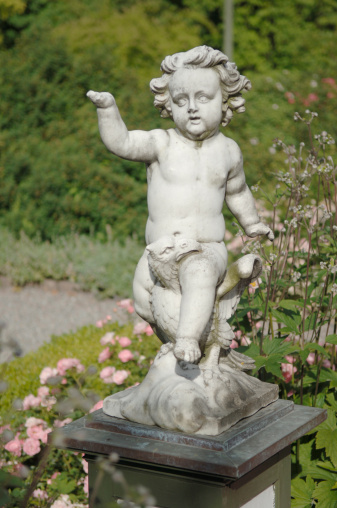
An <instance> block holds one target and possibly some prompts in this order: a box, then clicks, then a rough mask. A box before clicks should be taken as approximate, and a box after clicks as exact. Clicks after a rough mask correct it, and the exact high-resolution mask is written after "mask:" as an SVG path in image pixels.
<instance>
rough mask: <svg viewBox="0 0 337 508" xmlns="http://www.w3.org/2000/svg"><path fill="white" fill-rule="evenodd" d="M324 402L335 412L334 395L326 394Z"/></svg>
mask: <svg viewBox="0 0 337 508" xmlns="http://www.w3.org/2000/svg"><path fill="white" fill-rule="evenodd" d="M326 400H327V402H328V404H330V406H331V408H332V409H334V410H335V411H337V400H336V398H335V395H334V393H328V394H327V396H326Z"/></svg>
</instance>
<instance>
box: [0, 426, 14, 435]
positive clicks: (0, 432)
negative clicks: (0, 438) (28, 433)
mask: <svg viewBox="0 0 337 508" xmlns="http://www.w3.org/2000/svg"><path fill="white" fill-rule="evenodd" d="M10 428H11V426H10V425H9V424H7V425H3V426H2V427H0V434H2V433H3V432H4V431H5V430H9V429H10Z"/></svg>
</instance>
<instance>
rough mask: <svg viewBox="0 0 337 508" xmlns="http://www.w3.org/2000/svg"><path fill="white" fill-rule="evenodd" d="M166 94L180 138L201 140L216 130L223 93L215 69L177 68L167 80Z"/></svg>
mask: <svg viewBox="0 0 337 508" xmlns="http://www.w3.org/2000/svg"><path fill="white" fill-rule="evenodd" d="M169 91H170V95H171V104H170V106H171V109H172V116H173V120H174V122H175V124H176V126H177V128H178V130H179V131H180V132H181V133H182V134H183V136H185V137H186V138H189V139H192V140H194V141H201V140H204V139H207V138H209V137H211V136H213V135H214V134H215V133H216V132H217V131H218V129H219V125H220V124H221V120H222V93H221V88H220V77H219V75H218V74H217V72H216V71H215V70H214V69H178V70H177V71H176V72H175V73H174V74H173V76H172V77H171V79H170V82H169Z"/></svg>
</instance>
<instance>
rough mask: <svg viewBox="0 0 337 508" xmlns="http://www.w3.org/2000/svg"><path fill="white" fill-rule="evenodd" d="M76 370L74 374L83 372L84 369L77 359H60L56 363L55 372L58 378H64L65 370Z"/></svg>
mask: <svg viewBox="0 0 337 508" xmlns="http://www.w3.org/2000/svg"><path fill="white" fill-rule="evenodd" d="M69 369H76V372H78V373H79V372H83V371H84V369H85V367H84V365H82V364H81V362H80V361H79V360H78V359H77V358H62V360H59V361H58V362H57V371H58V373H59V375H60V376H65V375H66V372H67V370H69Z"/></svg>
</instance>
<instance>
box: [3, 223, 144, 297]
mask: <svg viewBox="0 0 337 508" xmlns="http://www.w3.org/2000/svg"><path fill="white" fill-rule="evenodd" d="M107 232H108V233H109V230H108V231H107ZM101 237H102V241H101V240H100V239H98V238H92V237H87V236H84V235H80V236H78V235H68V236H66V237H59V238H57V239H55V241H54V242H52V243H49V242H41V240H39V239H34V240H32V239H30V238H29V237H27V236H26V235H25V234H24V233H21V235H20V238H19V239H16V238H15V237H14V236H13V235H12V234H11V233H10V232H9V231H8V230H7V229H4V228H0V275H4V276H7V277H9V278H10V280H11V282H12V283H13V284H15V285H18V286H22V285H24V284H27V283H28V282H42V281H43V280H44V279H54V280H66V279H69V280H71V281H73V282H76V283H78V284H79V286H80V287H81V288H82V289H84V290H88V291H89V290H90V291H92V292H95V293H96V294H97V295H98V296H101V297H114V296H116V295H119V296H130V295H131V292H132V280H133V276H134V272H135V268H136V265H137V263H138V260H139V259H140V257H141V255H142V253H143V249H144V247H143V246H142V245H139V244H138V243H137V242H136V241H134V240H131V239H127V240H126V241H125V242H124V243H123V244H120V243H119V242H117V241H115V242H113V241H112V240H109V234H108V235H106V236H105V238H104V237H103V235H101ZM116 267H118V270H117V269H116Z"/></svg>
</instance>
